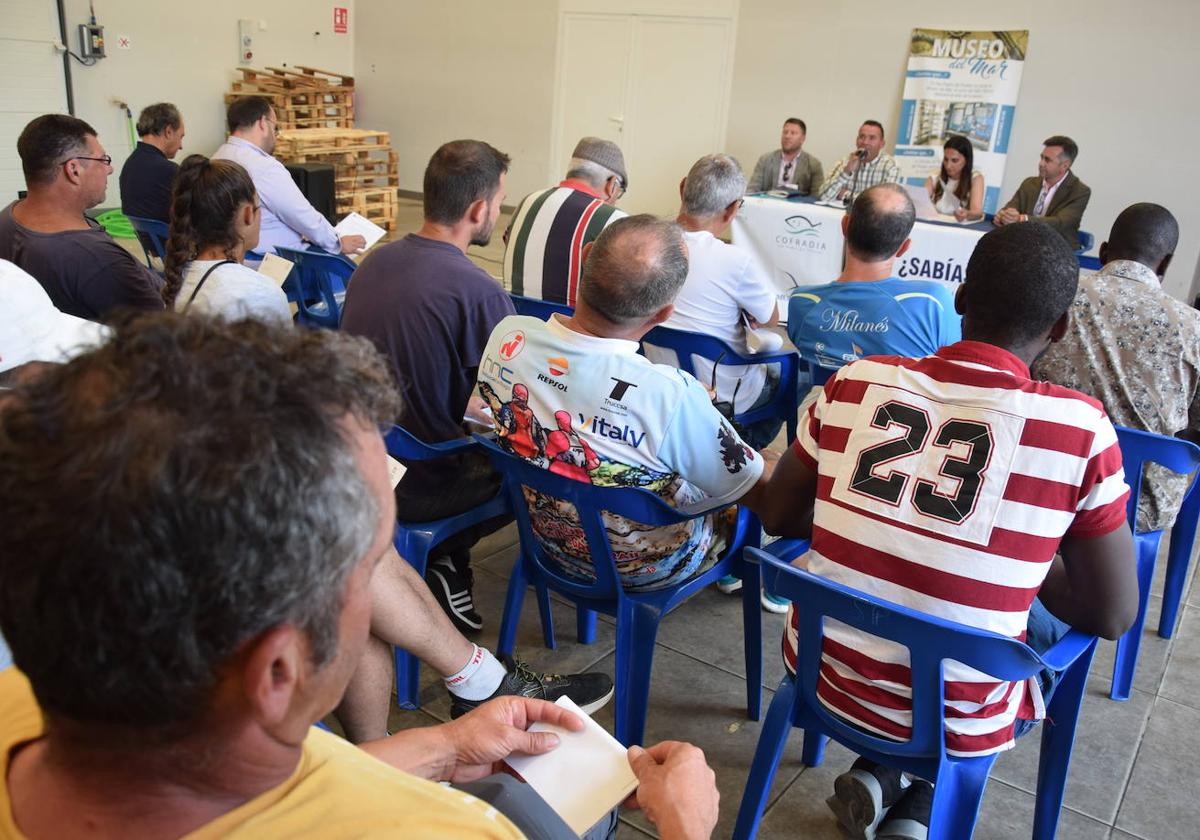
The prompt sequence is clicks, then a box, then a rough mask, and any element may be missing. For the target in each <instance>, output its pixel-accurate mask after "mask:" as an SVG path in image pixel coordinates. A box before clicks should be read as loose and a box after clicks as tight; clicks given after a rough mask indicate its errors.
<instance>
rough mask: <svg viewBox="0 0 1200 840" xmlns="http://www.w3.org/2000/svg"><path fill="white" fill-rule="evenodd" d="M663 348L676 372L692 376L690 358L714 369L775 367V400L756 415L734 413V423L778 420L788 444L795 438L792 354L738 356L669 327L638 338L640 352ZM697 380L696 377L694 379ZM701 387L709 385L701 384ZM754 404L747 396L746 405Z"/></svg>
mask: <svg viewBox="0 0 1200 840" xmlns="http://www.w3.org/2000/svg"><path fill="white" fill-rule="evenodd" d="M647 345H648V346H650V347H663V348H666V349H668V350H672V351H674V353H675V358H676V359H677V364H678V367H679V369H680V370H682V371H684V372H686V373H690V374H691V375H692V376H696V366H695V361H694V359H693V358H692V357H693V356H699V357H700V358H702V359H708V360H709V361H710V362H712V363H713V364H714V365H715V364H717V363H718V361H719V362H720V364H722V365H768V364H769V365H778V366H779V386H778V390H777V391H776V393H775V397H774V398H773V399H772V400H771V404H770V405H769V406H764V407H762V408H760V409H758V410H756V411H738V412H737V413H736V414H734V419H735V420H737V421H739V422H753V421H754V420H757V419H760V418H761V417H764V416H768V415H769V416H773V417H780V418H781V419H784V420H785V421H787V424H788V434H787V438H788V440H789V441H790V440H792V439H793V438H795V436H796V435H795V426H796V406H797V405H799V398H798V389H799V386H800V379H801V376H800V374H801V372H802V370H803V365H802V363H801V360H800V356H799V354H797V353H796V351H795V350H776V351H772V352H770V353H753V354H746V353H739V352H738V351H737V350H735V349H734V348H732V347H730V346H729V344H727V343H726V342H724V341H722V340H721V339H719V338H717V337H715V336H711V335H705V334H704V333H694V332H688V331H686V330H677V329H674V328H672V327H663V326H658V327H655V328H654V329H652V330H650V332H648V333H646V334H645V335H644V336H643V337H642V352H643V353H645V348H646V346H647ZM697 378H699V377H697ZM703 384H705V385H709V384H711V383H710V382H705V383H703ZM753 401H754V395H751V396H750V398H749V400H748V401H747V402H746V405H749V404H750V403H752V402H753Z"/></svg>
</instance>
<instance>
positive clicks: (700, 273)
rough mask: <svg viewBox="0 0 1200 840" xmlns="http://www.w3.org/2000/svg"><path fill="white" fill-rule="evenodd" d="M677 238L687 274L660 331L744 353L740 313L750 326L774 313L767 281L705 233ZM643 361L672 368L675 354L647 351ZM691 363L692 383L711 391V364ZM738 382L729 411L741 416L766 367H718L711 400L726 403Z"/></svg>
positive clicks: (738, 252) (747, 260) (742, 254)
mask: <svg viewBox="0 0 1200 840" xmlns="http://www.w3.org/2000/svg"><path fill="white" fill-rule="evenodd" d="M683 236H684V239H685V240H686V241H687V246H688V275H687V280H685V281H684V283H683V288H682V289H680V291H679V295H678V297H676V298H675V312H674V313H673V314H672V315H671V317H670V318H668V319H667V322H666V324H665V326H668V327H671V328H673V329H677V330H687V331H688V332H696V333H704V334H705V335H711V336H715V337H716V338H719V339H721V340H722V341H724V342H725V343H726V344H728V345H729V346H730V347H732V348H733V349H735V350H737V351H738V352H739V353H749V352H750V351H749V350H748V349H747V347H746V333H745V328H744V327H743V326H742V322H741V310H743V309H744V310H745V311H746V312H749V313H750V315H751V316H752V317H753V318H754V320H756V321H759V322H765V321H768V320H770V318H771V315H772V313H774V312H775V292H774V291H772V288H771V283H770V278H768V277H767V276H766V275H764V274H763V273H762V272H761V271H759V270H758V268H757V266H756V264H755V262H754V260H753V259H751V257H750V254H749V253H748V252H747V251H744V250H742V249H741V248H738V247H736V246H734V245H730V244H728V243H726V242H722V241H721V240H720V239H717V238H716V237H715V236H713V235H712V234H711V233H709V232H708V231H703V230H702V231H685V232H684V234H683ZM646 356H647V358H649V359H650V360H651V361H653V362H657V363H659V364H675V354H674V353H673V352H671V351H670V350H663V349H661V348H656V347H650V346H647V348H646ZM692 364H693V365H694V367H695V371H696V378H697V379H699V380H700V381H701V382H702V383H704V384H705V385H708V386H711V385H712V384H713V379H712V363H711V362H709V361H708V360H707V359H702V358H700V357H699V356H695V357H693V358H692ZM739 378H740V379H741V381H742V384H741V387H740V388H737V402H736V404H735V405H734V408H735V409H736V410H738V411H745V410H746V409H748V408H749V407H750V406H751V405H753V404H754V401H755V400H757V399H758V396H759V394H760V393H761V392H762V389H763V384H764V382H765V381H766V366H765V365H753V366H746V365H724V364H723V365H720V366H718V368H717V383H716V390H717V399H718V400H722V401H729V400H732V398H733V392H734V388H735V387H737V383H738V379H739Z"/></svg>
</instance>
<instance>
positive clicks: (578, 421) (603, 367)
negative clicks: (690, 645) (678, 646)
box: [478, 315, 763, 589]
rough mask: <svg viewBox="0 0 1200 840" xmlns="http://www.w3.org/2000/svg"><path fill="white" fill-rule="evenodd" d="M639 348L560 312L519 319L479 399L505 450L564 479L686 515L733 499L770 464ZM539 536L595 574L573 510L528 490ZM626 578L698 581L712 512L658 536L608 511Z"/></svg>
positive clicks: (498, 350) (570, 570)
mask: <svg viewBox="0 0 1200 840" xmlns="http://www.w3.org/2000/svg"><path fill="white" fill-rule="evenodd" d="M637 351H638V345H637V342H634V341H626V340H624V339H614V338H600V337H597V336H592V335H584V334H582V333H578V332H575V331H574V330H572V329H570V328H569V327H568V326H566V325H565V323H564V322H563V321H562V320H561V319H560V317H559V316H557V315H556V316H554V317H553V318H551V319H550V320H549V321H539V320H538V319H536V318H530V317H525V316H510V317H507V318H505V319H504V320H503V321H501V322H500V323H499V324H498V325H497V326H496V328H495V330H494V331H493V332H492V335H491V338H490V339H489V340H488V343H487V347H486V348H485V350H484V353H483V359H482V361H481V362H480V365H479V383H478V393H479V395H480V396H481V397H482V398H483V399H484V400H485V401H486V402H487V403H488V405H489V406H490V408H491V411H492V416H493V418H494V419H495V421H496V431H497V436H498V440H499V442H500V445H501V446H502V447H504V448H505V449H506V450H507V451H509V452H512V453H514V454H517V455H520V456H521V457H522V458H524V459H526V460H527V461H530V462H531V463H535V464H539V465H541V466H543V467H545V468H546V469H549V470H551V471H553V472H556V473H558V474H559V475H563V476H567V477H569V478H573V479H575V480H577V481H588V482H590V483H592V484H594V485H597V486H602V487H641V488H644V489H646V490H650V491H652V492H654V493H656V494H658V495H659V496H660V497H661V498H663V499H664V500H666V501H667V502H668V503H670V504H671V505H673V506H675V507H677V508H680V509H683V510H702V509H705V508H710V507H713V506H714V505H717V504H720V503H728V502H734V501H736V500H737V499H739V498H740V497H741V496H742V495H744V494H745V493H746V491H748V490H749V489H750V488H751V487H752V486H753V485H754V482H755V481H757V480H758V477H759V476H760V475H761V474H762V470H763V462H762V458H761V457H760V456H759V455H758V454H757V453H756V452H754V450H752V449H750V448H749V447H748V446H746V445H745V444H744V443H743V442H742V440H741V438H739V437H738V435H737V433H736V432H735V431H734V430H733V429H732V428H731V427H730V425H729V423H728V422H727V421H726V420H725V419H724V418H723V417H721V415H720V414H719V413H718V412H717V410H716V409H715V408H713V405H712V402H711V401H710V399H709V397H708V392H707V391H705V389H704V387H703V386H702V385H700V383H699V382H697V381H696V380H695V379H693V378H692V377H691V376H689V375H688V374H686V373H683V372H682V371H680V370H678V369H677V368H674V367H670V366H667V365H656V364H654V363H653V362H651V361H649V360H648V359H646V358H645V357H644V356H640V355H638V352H637ZM528 501H529V505H530V511H531V514H532V520H533V528H534V532H535V533H536V534H537V537H538V539H539V540H540V541H541V543H542V545H543V546H544V547H545V549H546V551H547V552H548V553H549V554H551V556H553V557H554V558H555V559H557V560H558V561H559V562H560V563H561V564H562V566H563V569H564V571H565V572H566V573H567V574H569V575H573V576H575V577H578V578H581V579H585V580H590V579H592V578H593V575H594V572H593V570H592V561H591V557H590V555H589V552H588V550H587V544H586V540H585V539H584V535H583V530H582V528H581V527H580V526H579V520H578V518H577V517H576V515H575V511H574V509H573V508H572V507H571V506H570V505H569V504H566V503H563V502H559V501H557V500H555V499H552V498H548V497H545V496H542V495H537V496H534V495H533V494H528ZM605 523H606V526H607V528H608V536H609V541H610V543H611V545H612V548H613V555H614V557H615V558H616V560H617V569H618V571H619V572H620V574H621V577H622V582H623V583H624V584H625V585H626V586H628V587H630V588H635V589H657V588H661V587H665V586H672V585H675V584H676V583H679V582H680V581H683V580H685V579H687V578H688V577H690V576H691V575H692V574H694V573H695V572H696V571H697V570H698V569H699V568H700V567H701V564H702V563H703V562H704V559H705V557H706V555H707V554H708V552H709V549H710V548H711V547H712V546H713V540H714V530H715V529H714V516H713V515H710V516H706V517H702V518H699V519H693V520H690V521H688V522H685V523H681V524H678V525H670V526H664V527H658V528H652V527H650V526H647V525H642V524H640V523H637V522H632V521H630V520H628V519H625V518H623V517H619V516H615V515H607V514H606V515H605Z"/></svg>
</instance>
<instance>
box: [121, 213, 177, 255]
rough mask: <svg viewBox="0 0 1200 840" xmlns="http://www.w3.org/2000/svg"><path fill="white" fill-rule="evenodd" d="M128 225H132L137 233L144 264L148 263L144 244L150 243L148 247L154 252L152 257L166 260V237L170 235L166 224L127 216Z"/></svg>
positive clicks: (148, 251) (148, 253)
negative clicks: (143, 254) (143, 253)
mask: <svg viewBox="0 0 1200 840" xmlns="http://www.w3.org/2000/svg"><path fill="white" fill-rule="evenodd" d="M127 218H128V219H129V224H131V225H133V229H134V230H135V231H137V235H138V242H140V243H141V246H142V250H143V251H145V252H146V262H147V263H149V262H150V256H151V255H150V249H149V248H147V247H146V243H147V242H149V243H150V247H151V248H152V249H153V250H154V256H156V257H158V258H159V259H160V260H166V258H167V236H168V235H170V228H169V227H168V226H167V223H166V222H160V221H158V220H157V219H145V218H142V217H141V216H129V217H127Z"/></svg>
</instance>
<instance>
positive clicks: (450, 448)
mask: <svg viewBox="0 0 1200 840" xmlns="http://www.w3.org/2000/svg"><path fill="white" fill-rule="evenodd" d="M384 443H385V445H386V446H387V451H388V454H389V455H391V456H392V457H393V458H395V459H396V460H398V461H402V462H403V461H428V460H431V459H434V458H444V457H445V456H447V455H452V454H454V453H456V452H462V451H463V450H466V449H472V448H474V447H475V442H474V441H472V440H471V439H470V438H458V439H456V440H450V441H446V442H445V443H425V442H423V441H420V440H417V439H416V438H415V437H413V435H412V434H411V433H410V432H408V431H407V430H405V429H403V428H401V427H400V426H393V427H392V430H391V431H390V432H388V433H387V435H385V436H384ZM508 513H509V506H508V497H507V496H506V495H505V494H504V491H503V490H501V491H500V492H499V493H497V494H496V496H495V497H493V498H492V499H490V500H489V501H487V502H485V503H484V504H482V505H480V506H479V507H477V508H474V509H473V510H469V511H467V512H466V513H460V514H458V515H457V516H450V517H447V518H446V519H437V520H434V521H433V522H403V521H398V522H397V523H396V534H395V536H394V537H393V540H392V541H393V544H394V545H395V546H396V553H397V554H399V555H400V556H401V557H403V558H404V559H405V560H406V561H408V564H409V565H410V566H412V567H413V568H414V569H415V570H416V572H417V574H418V575H420V576H421V577H422V578H424V577H425V570H426V568H427V566H428V565H429V552H430V551H431V550H432V549H433V548H434V547H435V546H437V545H438V544H439V543H443V542H445V541H446V540H447V539H449V538H450V537H452V536H454V535H455V534H457V533H459V532H460V531H465V530H466V529H467V528H470V527H471V526H472V525H477V524H479V523H480V522H486V521H487V520H489V519H494V518H496V517H497V516H504V515H506V514H508ZM395 655H396V701H397V702H398V703H399V704H400V708H402V709H419V708H421V698H420V694H421V679H420V668H421V662H420V660H419V659H417V658H416V657H415V656H413V655H412V654H410V653H409V652H408V651H406V650H404V649H403V648H399V647H398V648H396V649H395Z"/></svg>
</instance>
